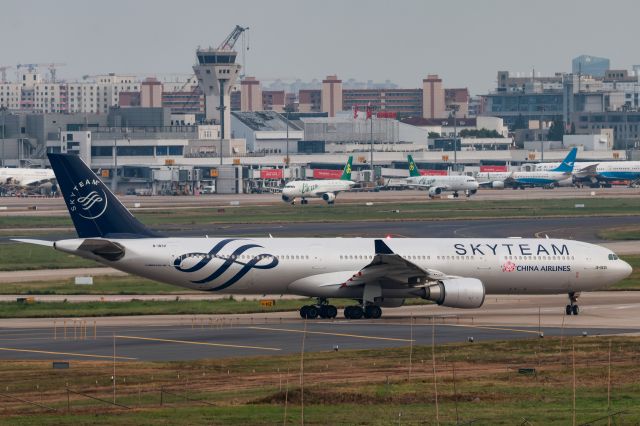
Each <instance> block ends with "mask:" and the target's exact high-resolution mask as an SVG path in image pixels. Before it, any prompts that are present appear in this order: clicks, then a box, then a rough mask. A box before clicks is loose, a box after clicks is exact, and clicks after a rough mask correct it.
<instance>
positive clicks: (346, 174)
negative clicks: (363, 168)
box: [340, 155, 353, 180]
mask: <svg viewBox="0 0 640 426" xmlns="http://www.w3.org/2000/svg"><path fill="white" fill-rule="evenodd" d="M352 163H353V156H351V155H350V156H349V159H348V160H347V164H345V165H344V169H342V176H340V180H351V164H352Z"/></svg>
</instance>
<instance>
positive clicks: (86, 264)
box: [0, 243, 104, 271]
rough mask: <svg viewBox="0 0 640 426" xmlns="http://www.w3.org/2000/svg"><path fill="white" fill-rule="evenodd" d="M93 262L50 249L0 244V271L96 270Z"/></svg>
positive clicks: (29, 245) (96, 264) (99, 265)
mask: <svg viewBox="0 0 640 426" xmlns="http://www.w3.org/2000/svg"><path fill="white" fill-rule="evenodd" d="M101 266H104V265H101V264H99V263H97V262H94V261H93V260H87V259H83V258H81V257H78V256H74V255H72V254H66V253H62V252H59V251H56V250H54V249H53V248H52V247H44V246H36V245H33V244H24V243H8V244H0V271H24V270H33V269H64V268H96V267H101Z"/></svg>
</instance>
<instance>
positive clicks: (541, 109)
mask: <svg viewBox="0 0 640 426" xmlns="http://www.w3.org/2000/svg"><path fill="white" fill-rule="evenodd" d="M538 109H539V110H540V125H539V126H538V127H539V129H540V161H542V162H544V133H543V131H542V116H543V114H544V105H540V106H538Z"/></svg>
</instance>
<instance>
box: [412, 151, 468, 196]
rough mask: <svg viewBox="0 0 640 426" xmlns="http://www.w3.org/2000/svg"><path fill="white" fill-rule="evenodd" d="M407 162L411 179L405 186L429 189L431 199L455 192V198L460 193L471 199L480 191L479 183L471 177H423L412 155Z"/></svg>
mask: <svg viewBox="0 0 640 426" xmlns="http://www.w3.org/2000/svg"><path fill="white" fill-rule="evenodd" d="M407 160H408V162H409V177H408V178H407V179H406V183H405V185H407V186H410V187H415V188H424V189H427V191H428V192H429V198H434V197H436V196H438V195H440V194H442V193H443V192H453V196H454V197H455V198H458V195H459V194H458V192H463V193H464V194H465V195H466V196H467V197H470V196H472V195H473V194H475V193H476V192H477V190H478V182H477V181H476V180H475V179H474V178H473V177H471V176H465V175H447V176H439V175H436V176H423V175H421V174H420V169H418V166H417V164H416V162H415V161H413V157H412V156H411V155H409V156H407Z"/></svg>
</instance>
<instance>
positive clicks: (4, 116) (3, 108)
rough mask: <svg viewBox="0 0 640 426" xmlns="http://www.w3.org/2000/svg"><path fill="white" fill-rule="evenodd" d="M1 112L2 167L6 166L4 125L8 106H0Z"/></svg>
mask: <svg viewBox="0 0 640 426" xmlns="http://www.w3.org/2000/svg"><path fill="white" fill-rule="evenodd" d="M0 113H1V114H2V167H4V161H5V160H4V127H5V126H6V120H7V119H6V114H7V108H5V107H0Z"/></svg>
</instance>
